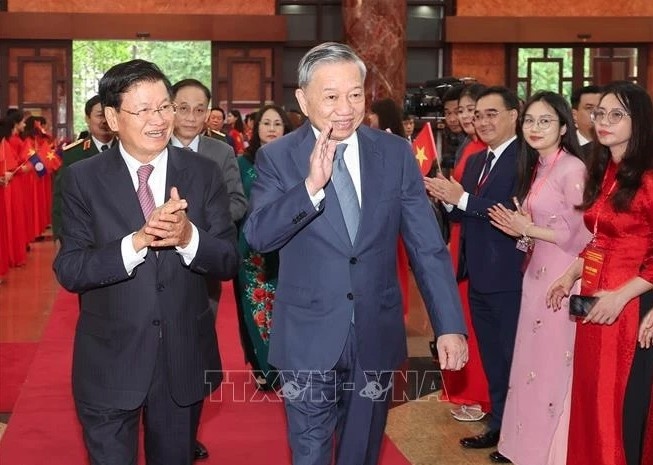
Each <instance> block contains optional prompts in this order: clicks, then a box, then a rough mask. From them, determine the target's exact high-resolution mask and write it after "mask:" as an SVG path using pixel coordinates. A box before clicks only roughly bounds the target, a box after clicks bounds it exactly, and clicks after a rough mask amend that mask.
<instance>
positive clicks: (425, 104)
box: [404, 77, 469, 118]
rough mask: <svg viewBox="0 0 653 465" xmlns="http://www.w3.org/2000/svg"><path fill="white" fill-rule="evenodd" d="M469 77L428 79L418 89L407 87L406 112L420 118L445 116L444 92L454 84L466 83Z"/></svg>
mask: <svg viewBox="0 0 653 465" xmlns="http://www.w3.org/2000/svg"><path fill="white" fill-rule="evenodd" d="M468 79H469V78H464V79H458V78H455V77H443V78H440V79H435V80H433V81H426V82H425V83H424V86H421V87H419V88H417V89H415V88H412V89H411V88H409V89H406V96H405V97H404V112H405V113H408V114H411V115H415V116H417V117H418V118H442V117H444V104H443V103H442V98H443V97H444V94H445V93H446V92H447V91H448V90H449V89H450V88H452V87H454V86H461V85H465V84H466V83H467V81H468Z"/></svg>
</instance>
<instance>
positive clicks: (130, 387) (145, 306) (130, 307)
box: [54, 144, 238, 409]
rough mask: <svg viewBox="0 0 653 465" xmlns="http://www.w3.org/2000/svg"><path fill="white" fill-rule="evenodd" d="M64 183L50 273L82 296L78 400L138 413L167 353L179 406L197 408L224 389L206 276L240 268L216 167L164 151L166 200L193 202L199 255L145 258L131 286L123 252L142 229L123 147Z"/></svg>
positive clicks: (84, 165) (75, 170)
mask: <svg viewBox="0 0 653 465" xmlns="http://www.w3.org/2000/svg"><path fill="white" fill-rule="evenodd" d="M65 176H66V179H65V182H64V183H63V186H64V190H63V194H62V198H63V210H62V218H63V221H62V225H63V227H62V237H61V250H60V251H59V253H58V255H57V257H56V259H55V262H54V269H55V272H56V275H57V278H58V279H59V282H60V283H61V284H62V286H64V287H65V288H66V289H67V290H69V291H71V292H76V293H79V294H80V314H79V320H78V322H77V328H76V332H75V344H74V353H73V392H74V395H75V397H76V398H77V399H79V400H82V401H86V402H88V403H91V404H94V405H102V406H107V407H111V408H121V409H134V408H137V407H138V406H140V405H141V404H142V402H143V400H144V398H145V395H146V394H147V392H148V388H149V386H150V382H151V377H152V373H153V370H154V364H155V362H156V360H157V354H158V351H159V350H163V351H164V358H165V363H166V367H165V370H166V371H167V378H168V382H169V386H170V390H171V394H172V397H173V398H174V399H175V401H176V402H177V403H178V404H180V405H190V404H192V403H195V402H197V401H199V400H201V399H202V398H203V397H204V396H205V395H206V394H207V393H208V392H209V391H210V390H211V389H215V388H217V387H218V385H219V383H220V380H221V374H220V373H219V371H218V370H220V355H219V353H218V347H217V340H216V333H215V324H214V321H215V320H214V317H213V312H212V311H211V308H210V306H209V300H208V292H207V287H206V280H205V276H207V275H211V276H215V277H217V278H221V279H230V278H232V277H233V276H234V275H235V273H236V271H237V266H238V257H237V255H238V254H237V251H236V244H235V239H236V236H235V228H234V225H233V222H232V220H231V216H230V214H229V199H228V196H227V189H226V186H225V183H224V181H223V179H222V176H221V175H220V172H219V170H218V168H217V166H216V164H215V163H214V162H213V161H211V160H209V159H207V158H204V157H189V156H188V155H187V154H184V153H183V152H182V151H181V150H180V149H177V148H175V147H168V164H167V177H166V200H167V198H168V197H169V193H170V188H171V187H172V186H176V187H177V188H178V189H179V194H180V196H181V197H182V198H185V199H187V200H188V209H187V214H188V217H189V219H190V221H191V222H192V223H193V224H194V225H195V226H196V227H197V229H198V232H199V248H198V250H197V254H196V256H195V258H194V259H193V261H192V262H191V263H190V265H189V266H186V265H185V263H184V261H183V259H182V258H181V257H180V256H179V254H178V253H177V252H176V251H175V250H174V248H170V249H163V250H161V251H159V253H158V256H157V254H155V253H153V251H148V253H147V255H146V259H145V262H144V263H142V264H140V265H138V266H137V267H136V268H135V269H134V271H133V272H132V275H131V276H130V275H128V274H127V272H126V270H125V266H124V263H123V260H122V255H121V251H120V244H121V240H122V238H123V237H124V236H126V235H128V234H130V233H132V232H135V231H137V230H139V229H140V228H141V227H142V226H143V224H144V222H145V219H144V218H143V213H142V210H141V207H140V204H139V201H138V197H137V196H136V192H135V190H134V185H133V183H132V180H131V177H130V175H129V171H128V169H127V165H126V164H125V162H124V160H123V159H122V157H121V156H120V153H119V149H118V144H116V145H114V147H113V148H111V149H109V150H107V151H105V152H103V153H101V154H99V155H96V156H95V157H92V158H89V159H87V160H83V161H80V162H79V163H76V164H74V165H72V166H71V167H70V168H69V169H68V170H67V172H66V175H65Z"/></svg>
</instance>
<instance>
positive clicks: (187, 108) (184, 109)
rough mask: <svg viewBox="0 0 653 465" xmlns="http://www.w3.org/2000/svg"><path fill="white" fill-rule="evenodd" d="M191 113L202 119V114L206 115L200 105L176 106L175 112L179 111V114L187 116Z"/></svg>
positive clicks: (204, 109)
mask: <svg viewBox="0 0 653 465" xmlns="http://www.w3.org/2000/svg"><path fill="white" fill-rule="evenodd" d="M191 112H192V113H193V116H194V117H195V118H197V119H203V118H204V116H206V108H202V107H195V108H191V107H190V106H188V105H179V106H178V107H177V113H179V114H180V115H181V116H188V115H190V114H191Z"/></svg>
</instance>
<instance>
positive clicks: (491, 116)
mask: <svg viewBox="0 0 653 465" xmlns="http://www.w3.org/2000/svg"><path fill="white" fill-rule="evenodd" d="M504 111H510V110H489V111H486V112H480V111H476V112H474V116H473V117H472V121H474V123H482V122H483V121H485V120H488V121H489V122H490V123H492V122H494V121H496V119H497V118H498V117H499V113H503V112H504Z"/></svg>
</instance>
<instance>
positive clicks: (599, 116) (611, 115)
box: [590, 108, 630, 124]
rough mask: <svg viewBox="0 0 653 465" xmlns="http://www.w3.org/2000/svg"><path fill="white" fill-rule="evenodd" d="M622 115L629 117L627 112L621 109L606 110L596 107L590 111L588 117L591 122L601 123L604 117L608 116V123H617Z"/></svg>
mask: <svg viewBox="0 0 653 465" xmlns="http://www.w3.org/2000/svg"><path fill="white" fill-rule="evenodd" d="M624 116H628V117H630V115H629V114H628V113H626V112H625V111H623V110H618V109H614V110H610V111H608V112H606V111H605V110H603V109H600V108H597V109H595V110H594V111H592V113H590V119H591V120H592V122H593V123H595V124H596V123H602V122H603V120H604V119H606V117H607V118H608V123H609V124H617V123H618V122H619V121H621V120H622V119H623V117H624Z"/></svg>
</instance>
